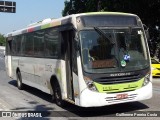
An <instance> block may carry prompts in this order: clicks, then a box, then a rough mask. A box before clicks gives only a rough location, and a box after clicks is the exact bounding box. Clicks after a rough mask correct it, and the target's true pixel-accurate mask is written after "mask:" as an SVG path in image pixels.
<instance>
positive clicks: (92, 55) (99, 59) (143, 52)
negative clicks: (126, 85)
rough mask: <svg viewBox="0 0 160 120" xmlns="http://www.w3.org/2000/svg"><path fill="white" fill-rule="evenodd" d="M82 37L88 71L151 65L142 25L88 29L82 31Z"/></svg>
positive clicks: (127, 68)
mask: <svg viewBox="0 0 160 120" xmlns="http://www.w3.org/2000/svg"><path fill="white" fill-rule="evenodd" d="M104 35H106V37H104ZM79 36H80V44H81V57H82V65H83V68H84V71H85V72H88V73H113V72H120V71H122V72H127V71H134V70H141V69H144V68H146V67H149V55H148V51H147V46H146V41H145V37H144V32H143V30H142V29H140V28H124V29H115V28H114V29H99V28H97V29H87V30H81V31H80V32H79ZM111 41H112V42H111Z"/></svg>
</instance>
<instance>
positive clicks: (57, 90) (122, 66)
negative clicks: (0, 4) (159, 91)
mask: <svg viewBox="0 0 160 120" xmlns="http://www.w3.org/2000/svg"><path fill="white" fill-rule="evenodd" d="M22 22H23V21H22ZM147 33H148V32H147V30H145V29H144V27H143V24H142V22H141V20H140V18H139V17H138V16H137V15H135V14H130V13H120V12H91V13H80V14H73V15H69V16H66V17H62V18H58V19H46V20H43V21H40V22H37V23H34V24H31V25H29V26H27V27H26V28H24V29H21V30H17V31H14V32H11V33H8V34H7V37H6V41H7V44H6V57H5V63H6V71H7V73H8V75H9V77H11V78H13V79H15V80H17V87H18V89H20V90H21V89H25V86H24V85H29V86H31V87H34V88H37V89H39V90H41V91H43V92H45V93H48V94H50V95H52V98H53V99H54V101H55V103H56V104H57V105H58V106H64V105H65V104H66V103H67V102H70V103H73V104H75V105H78V106H81V107H98V106H107V105H112V104H119V103H126V102H133V101H141V100H146V99H150V98H151V97H152V77H151V66H150V64H151V62H150V55H149V49H148V44H147Z"/></svg>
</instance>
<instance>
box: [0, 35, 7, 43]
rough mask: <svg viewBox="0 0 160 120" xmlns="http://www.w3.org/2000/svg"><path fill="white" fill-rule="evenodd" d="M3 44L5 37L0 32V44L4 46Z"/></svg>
mask: <svg viewBox="0 0 160 120" xmlns="http://www.w3.org/2000/svg"><path fill="white" fill-rule="evenodd" d="M5 44H6V41H5V37H4V36H3V35H2V34H0V46H5Z"/></svg>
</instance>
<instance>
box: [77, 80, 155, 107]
mask: <svg viewBox="0 0 160 120" xmlns="http://www.w3.org/2000/svg"><path fill="white" fill-rule="evenodd" d="M150 88H152V83H151V82H150V83H149V84H148V85H146V86H145V87H142V88H140V89H137V90H135V91H130V92H123V93H110V94H107V93H98V92H93V91H90V90H89V89H88V88H86V89H85V90H84V91H82V94H81V96H80V106H83V107H91V106H92V107H96V106H105V105H112V104H119V103H126V102H134V101H141V100H144V99H145V100H146V99H150V98H151V97H152V89H150ZM146 91H147V92H146ZM144 93H145V94H144ZM118 94H127V95H128V97H127V98H126V99H117V98H116V96H117V95H118Z"/></svg>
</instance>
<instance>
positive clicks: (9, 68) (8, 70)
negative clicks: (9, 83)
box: [5, 55, 13, 78]
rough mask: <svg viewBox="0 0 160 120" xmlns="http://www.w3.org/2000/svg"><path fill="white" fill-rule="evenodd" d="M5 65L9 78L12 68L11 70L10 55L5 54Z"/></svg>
mask: <svg viewBox="0 0 160 120" xmlns="http://www.w3.org/2000/svg"><path fill="white" fill-rule="evenodd" d="M5 66H6V72H7V74H8V76H9V77H10V78H12V77H13V73H12V72H13V70H12V56H11V55H6V56H5Z"/></svg>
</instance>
